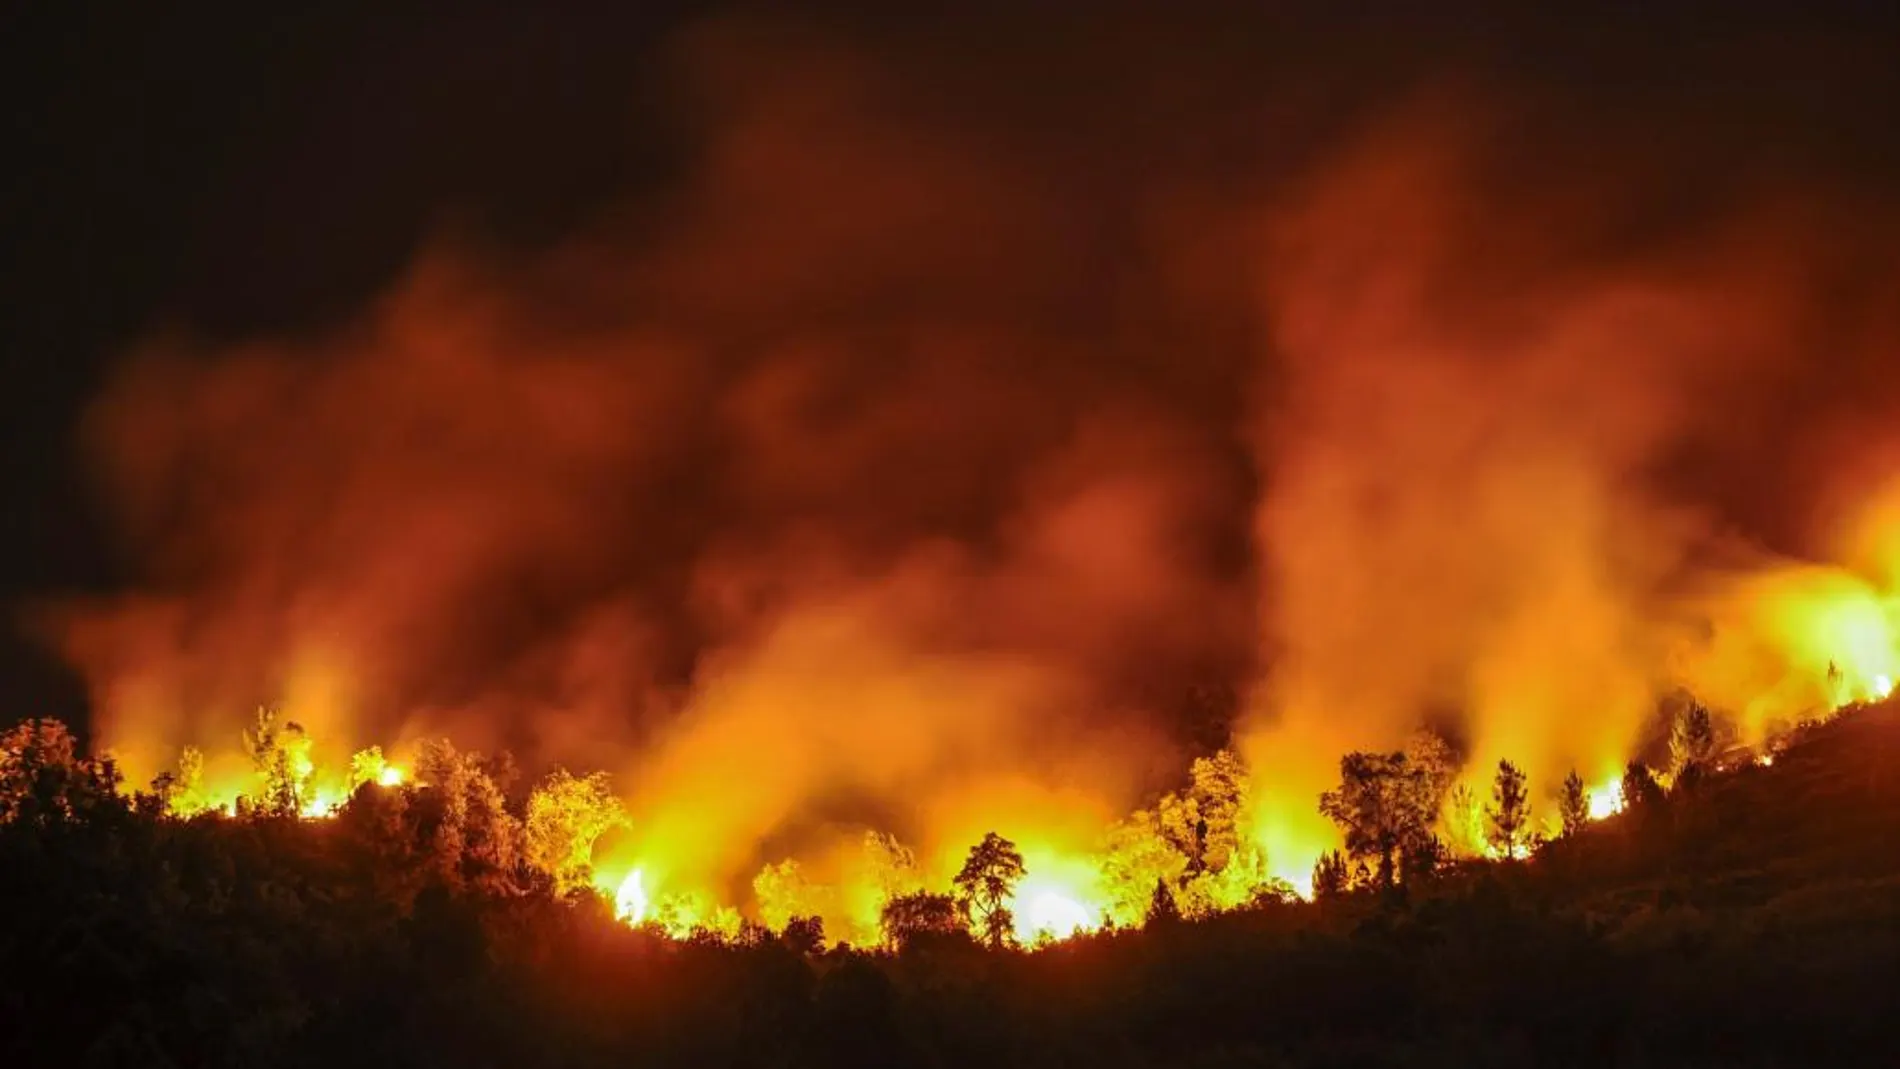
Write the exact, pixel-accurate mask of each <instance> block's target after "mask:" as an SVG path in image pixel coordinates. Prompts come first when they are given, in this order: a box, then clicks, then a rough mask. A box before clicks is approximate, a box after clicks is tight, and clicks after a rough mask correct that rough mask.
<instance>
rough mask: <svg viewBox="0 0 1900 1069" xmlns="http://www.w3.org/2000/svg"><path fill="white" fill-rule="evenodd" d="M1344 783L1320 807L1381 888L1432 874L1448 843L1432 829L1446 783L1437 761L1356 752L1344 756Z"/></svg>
mask: <svg viewBox="0 0 1900 1069" xmlns="http://www.w3.org/2000/svg"><path fill="white" fill-rule="evenodd" d="M1339 779H1340V784H1339V786H1338V787H1336V788H1334V789H1333V790H1330V791H1327V792H1326V793H1324V794H1322V795H1320V800H1319V811H1320V812H1321V813H1322V814H1324V815H1325V816H1326V817H1327V818H1329V819H1331V820H1332V821H1333V823H1335V824H1337V825H1339V827H1340V830H1341V831H1343V832H1345V834H1346V853H1347V855H1348V856H1350V857H1352V858H1354V859H1355V860H1359V861H1364V862H1369V863H1370V864H1371V865H1372V867H1373V872H1374V878H1375V879H1376V880H1377V881H1378V883H1379V886H1381V887H1385V888H1391V887H1393V886H1394V885H1395V884H1397V882H1398V881H1399V878H1400V864H1401V862H1404V863H1405V874H1406V875H1407V876H1418V875H1423V874H1427V873H1429V872H1430V871H1431V870H1432V869H1433V868H1435V867H1436V864H1437V860H1438V858H1439V855H1440V854H1441V853H1442V850H1443V847H1442V845H1441V844H1439V842H1438V840H1437V838H1436V837H1435V836H1434V835H1433V834H1432V832H1431V825H1432V821H1433V820H1434V819H1436V817H1437V803H1438V801H1439V799H1440V798H1441V797H1442V790H1443V789H1444V785H1443V783H1442V779H1441V772H1440V770H1439V769H1438V768H1436V767H1435V766H1434V765H1432V764H1419V763H1414V762H1412V761H1411V760H1410V759H1409V758H1408V757H1407V755H1406V754H1404V753H1389V754H1377V753H1351V754H1347V755H1346V756H1345V757H1342V758H1340V761H1339Z"/></svg>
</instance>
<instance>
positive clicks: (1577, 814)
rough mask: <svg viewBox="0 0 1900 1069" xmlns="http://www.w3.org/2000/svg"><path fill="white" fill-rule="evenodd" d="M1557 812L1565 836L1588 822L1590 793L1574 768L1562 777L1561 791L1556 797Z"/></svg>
mask: <svg viewBox="0 0 1900 1069" xmlns="http://www.w3.org/2000/svg"><path fill="white" fill-rule="evenodd" d="M1557 813H1558V815H1559V816H1560V817H1562V819H1563V833H1564V835H1565V836H1571V835H1575V834H1577V833H1578V832H1580V831H1582V830H1583V826H1584V825H1586V824H1588V823H1590V794H1589V792H1588V791H1587V790H1585V789H1584V786H1583V777H1582V776H1579V775H1577V770H1576V769H1574V768H1573V769H1571V770H1570V775H1568V776H1565V777H1564V789H1563V793H1562V794H1561V795H1559V796H1558V797H1557Z"/></svg>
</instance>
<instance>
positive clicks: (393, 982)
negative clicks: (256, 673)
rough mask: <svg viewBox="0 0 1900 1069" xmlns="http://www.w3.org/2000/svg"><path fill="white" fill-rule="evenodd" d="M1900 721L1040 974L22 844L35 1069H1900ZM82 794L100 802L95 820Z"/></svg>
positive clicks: (350, 866)
mask: <svg viewBox="0 0 1900 1069" xmlns="http://www.w3.org/2000/svg"><path fill="white" fill-rule="evenodd" d="M1897 770H1900V705H1896V704H1894V703H1889V704H1886V705H1883V706H1876V707H1870V708H1864V709H1856V710H1851V711H1849V712H1848V713H1845V714H1843V715H1842V716H1840V717H1839V718H1837V719H1836V720H1834V721H1832V722H1830V723H1828V724H1825V725H1820V726H1816V727H1812V728H1809V729H1806V730H1805V731H1804V732H1802V733H1801V734H1800V735H1799V736H1798V737H1796V738H1794V739H1792V740H1790V742H1789V745H1788V746H1787V747H1786V748H1785V749H1784V750H1782V751H1781V752H1780V753H1779V754H1778V756H1777V757H1776V759H1775V761H1774V762H1773V764H1772V766H1771V767H1755V766H1748V767H1744V768H1741V769H1739V770H1736V771H1733V772H1729V773H1724V774H1720V775H1716V776H1714V777H1712V778H1710V779H1709V780H1707V781H1706V782H1704V783H1703V784H1702V785H1701V786H1700V787H1699V788H1698V789H1696V790H1695V791H1693V792H1678V793H1676V794H1675V795H1672V796H1670V797H1668V798H1666V799H1663V800H1661V801H1660V802H1658V803H1655V804H1653V805H1651V806H1650V807H1648V808H1646V809H1638V810H1634V811H1631V812H1627V813H1624V814H1622V815H1619V816H1617V817H1614V818H1611V819H1609V820H1605V821H1602V822H1600V823H1598V824H1595V825H1593V826H1591V827H1589V828H1587V829H1586V830H1585V831H1584V832H1582V833H1581V834H1579V835H1578V836H1576V837H1574V838H1572V839H1569V840H1564V841H1559V842H1557V843H1554V844H1551V845H1550V846H1548V847H1546V848H1545V849H1544V850H1543V851H1541V852H1540V853H1539V854H1538V855H1537V856H1536V857H1534V858H1533V859H1532V860H1530V861H1525V862H1518V863H1513V864H1477V865H1473V866H1465V867H1462V868H1459V869H1457V870H1454V871H1450V872H1447V873H1445V874H1443V875H1442V876H1441V877H1440V878H1438V879H1436V880H1433V881H1430V882H1427V883H1422V884H1418V885H1415V886H1413V887H1411V888H1402V889H1400V890H1399V891H1398V892H1394V893H1390V894H1384V895H1381V894H1378V893H1360V894H1353V895H1348V896H1345V897H1342V898H1335V899H1331V900H1327V901H1322V902H1319V903H1300V902H1293V903H1277V904H1268V905H1263V906H1261V907H1258V908H1254V909H1250V910H1243V911H1239V912H1235V913H1229V914H1224V915H1219V916H1215V917H1212V918H1209V919H1206V920H1203V921H1173V922H1157V923H1154V924H1151V925H1150V926H1149V927H1148V928H1146V929H1143V930H1137V931H1120V932H1107V933H1101V934H1095V935H1089V936H1082V937H1078V938H1076V939H1074V940H1071V941H1067V942H1063V943H1058V944H1056V945H1054V946H1050V947H1046V948H1043V949H1040V950H1035V951H1029V952H1024V951H1003V952H995V951H988V950H984V949H982V948H980V947H978V946H977V945H975V944H974V943H973V942H971V941H970V940H969V939H968V938H967V937H963V936H960V935H958V936H954V937H952V936H946V937H943V938H938V939H926V940H919V941H917V942H916V943H914V944H913V945H911V946H910V947H908V948H907V949H906V950H904V951H903V952H902V953H897V954H892V953H887V952H875V953H865V952H858V951H851V950H848V949H839V948H832V949H829V950H817V949H814V948H812V947H811V946H810V945H809V944H805V943H801V942H799V941H798V940H795V939H793V938H792V937H791V935H790V934H789V933H787V934H786V935H774V934H771V933H767V932H764V931H763V930H750V931H748V932H747V933H745V934H744V935H743V936H742V937H741V938H739V939H737V940H731V941H728V940H723V939H718V938H695V939H689V940H672V939H667V938H664V937H662V936H659V935H656V934H654V933H652V932H649V931H641V930H632V929H628V928H626V927H624V926H622V925H619V924H616V923H614V922H613V920H612V918H611V917H610V916H609V915H608V913H607V911H606V909H605V907H604V906H603V905H602V904H600V903H598V902H597V901H594V900H589V899H585V898H583V899H575V900H569V901H562V900H560V899H557V898H555V897H553V896H552V895H550V894H546V893H535V894H525V895H517V896H512V897H496V896H492V895H486V894H483V893H480V892H478V891H475V890H472V889H464V890H461V891H456V890H453V889H450V888H447V887H444V886H440V885H433V884H432V885H425V886H421V887H420V888H417V887H415V886H413V885H411V884H409V883H407V882H406V881H405V879H404V878H403V877H402V874H401V873H400V872H397V871H393V863H392V862H391V860H390V856H389V855H388V854H387V853H386V852H385V851H386V849H387V847H388V842H387V840H386V838H379V835H381V834H382V833H380V832H378V831H377V829H376V827H375V826H374V823H373V821H370V820H369V819H368V817H366V816H364V815H362V814H355V815H352V813H350V812H348V811H346V812H345V814H344V815H343V816H342V817H341V818H340V819H339V820H337V821H334V822H329V823H311V822H297V821H294V820H293V821H290V822H273V821H268V820H228V819H202V820H195V821H176V820H171V819H169V818H160V817H158V816H156V815H155V814H152V813H150V812H140V811H135V810H132V809H128V808H125V807H124V806H122V805H115V804H113V803H112V802H110V801H109V800H104V801H99V800H95V801H97V804H96V805H95V804H93V803H87V804H85V805H81V806H77V807H75V808H74V809H73V810H72V811H71V812H70V813H67V814H66V815H65V816H64V817H62V818H60V819H53V820H49V819H43V817H44V814H41V816H37V817H36V816H32V815H30V814H29V815H28V816H21V815H19V814H20V812H21V811H19V810H16V814H15V819H13V820H11V821H10V822H8V823H7V824H5V825H4V826H0V898H4V900H5V901H6V902H7V903H8V906H7V909H6V910H5V913H4V920H3V921H0V973H3V974H4V975H5V976H6V977H8V979H9V982H8V983H7V984H6V985H5V987H4V988H3V989H0V1061H3V1062H4V1064H6V1065H8V1066H36V1065H74V1064H78V1065H141V1066H165V1065H177V1066H187V1065H189V1066H216V1065H231V1066H240V1065H272V1066H304V1065H308V1066H326V1067H327V1066H335V1065H341V1064H364V1065H370V1064H374V1065H497V1066H499V1065H508V1066H532V1065H549V1066H554V1065H559V1066H610V1065H614V1066H618V1065H629V1064H640V1065H682V1066H685V1065H692V1066H699V1065H770V1066H792V1065H833V1066H837V1065H946V1066H948V1065H977V1064H980V1065H985V1066H1014V1065H1021V1066H1043V1065H1078V1064H1085V1065H1088V1066H1091V1067H1108V1066H1239V1065H1275V1066H1375V1065H1394V1066H1396V1065H1456V1066H1483V1065H1499V1066H1504V1065H1578V1066H1590V1067H1592V1069H1603V1067H1606V1066H1646V1065H1670V1066H1678V1065H1710V1066H1715V1065H1723V1066H1728V1065H1751V1066H1783V1065H1786V1066H1796V1065H1801V1066H1806V1065H1817V1064H1825V1065H1841V1064H1893V1063H1894V1060H1895V1058H1896V1056H1900V1037H1896V1036H1895V1035H1894V1033H1893V1032H1892V1030H1891V1028H1890V1024H1889V1017H1890V1012H1891V1007H1892V1005H1893V988H1892V983H1893V976H1894V965H1895V963H1896V962H1900V774H1897ZM67 797H69V798H74V799H80V800H82V801H83V800H84V799H85V798H86V797H88V796H86V795H83V794H82V793H70V792H69V794H68V795H67Z"/></svg>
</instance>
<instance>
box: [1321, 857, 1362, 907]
mask: <svg viewBox="0 0 1900 1069" xmlns="http://www.w3.org/2000/svg"><path fill="white" fill-rule="evenodd" d="M1351 886H1352V872H1351V870H1349V869H1348V868H1347V867H1346V855H1344V854H1342V853H1340V852H1339V851H1337V850H1328V851H1326V852H1325V853H1323V854H1321V855H1320V856H1319V860H1318V861H1316V862H1314V863H1313V898H1314V899H1315V900H1316V901H1325V900H1326V899H1329V898H1337V897H1339V896H1340V895H1343V894H1345V893H1346V890H1347V889H1348V888H1349V887H1351Z"/></svg>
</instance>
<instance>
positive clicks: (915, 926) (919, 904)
mask: <svg viewBox="0 0 1900 1069" xmlns="http://www.w3.org/2000/svg"><path fill="white" fill-rule="evenodd" d="M878 923H879V927H881V928H882V929H883V931H884V941H885V943H887V944H889V945H890V946H891V947H893V948H894V949H897V950H905V949H908V948H910V947H913V946H916V945H917V944H918V943H919V941H921V940H927V939H930V938H932V937H944V936H954V935H958V934H962V935H966V936H967V935H968V934H969V926H968V925H967V924H966V923H965V921H964V916H963V912H962V911H961V910H959V909H958V908H957V901H956V899H954V898H951V897H950V896H949V895H943V894H933V893H932V892H930V891H913V892H911V893H910V894H905V895H898V896H896V897H895V898H892V899H891V900H890V901H888V902H886V903H884V909H883V912H882V914H881V915H880V916H879V918H878Z"/></svg>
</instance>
